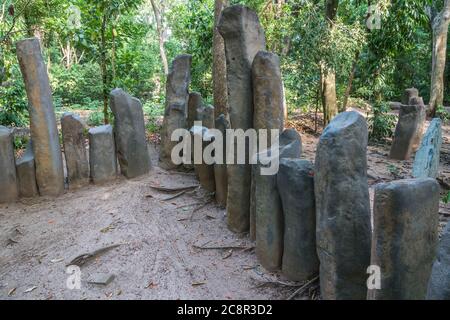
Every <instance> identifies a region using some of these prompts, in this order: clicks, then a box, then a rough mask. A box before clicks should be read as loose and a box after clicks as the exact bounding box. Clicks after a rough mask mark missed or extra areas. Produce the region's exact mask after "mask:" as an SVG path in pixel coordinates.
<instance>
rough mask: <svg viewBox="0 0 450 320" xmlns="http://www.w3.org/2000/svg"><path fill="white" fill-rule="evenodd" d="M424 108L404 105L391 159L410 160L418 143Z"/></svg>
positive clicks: (401, 108)
mask: <svg viewBox="0 0 450 320" xmlns="http://www.w3.org/2000/svg"><path fill="white" fill-rule="evenodd" d="M422 111H423V107H422V106H420V105H417V104H416V105H402V106H401V107H400V114H399V119H398V123H397V127H396V128H395V134H394V140H393V142H392V146H391V152H390V155H389V157H390V158H391V159H395V160H408V159H409V158H410V157H411V153H412V152H413V149H414V143H415V142H417V134H418V130H419V127H420V119H421V117H422Z"/></svg>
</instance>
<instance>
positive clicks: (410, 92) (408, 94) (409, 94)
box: [402, 88, 419, 105]
mask: <svg viewBox="0 0 450 320" xmlns="http://www.w3.org/2000/svg"><path fill="white" fill-rule="evenodd" d="M414 97H415V98H418V97H419V90H417V89H416V88H408V89H406V90H405V92H404V93H403V97H402V104H404V105H409V101H410V100H411V98H414Z"/></svg>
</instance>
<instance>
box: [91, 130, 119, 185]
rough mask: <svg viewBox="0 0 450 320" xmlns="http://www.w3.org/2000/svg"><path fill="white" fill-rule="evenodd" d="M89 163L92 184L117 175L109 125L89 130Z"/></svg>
mask: <svg viewBox="0 0 450 320" xmlns="http://www.w3.org/2000/svg"><path fill="white" fill-rule="evenodd" d="M89 164H90V169H91V179H92V182H93V183H94V184H101V183H104V182H107V181H110V180H113V179H115V178H116V177H117V156H116V146H115V142H114V133H113V127H112V126H111V125H104V126H100V127H96V128H92V129H90V130H89Z"/></svg>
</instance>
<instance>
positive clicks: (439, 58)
mask: <svg viewBox="0 0 450 320" xmlns="http://www.w3.org/2000/svg"><path fill="white" fill-rule="evenodd" d="M449 22H450V0H445V3H444V7H443V9H442V11H441V12H440V13H438V14H437V15H436V17H435V18H434V20H433V61H432V71H431V87H430V89H431V92H430V102H429V114H430V115H431V116H432V117H434V116H435V114H436V109H437V108H438V106H442V104H443V103H444V72H445V59H446V55H447V34H448V26H449Z"/></svg>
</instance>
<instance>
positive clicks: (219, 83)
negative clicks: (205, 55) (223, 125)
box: [213, 0, 228, 117]
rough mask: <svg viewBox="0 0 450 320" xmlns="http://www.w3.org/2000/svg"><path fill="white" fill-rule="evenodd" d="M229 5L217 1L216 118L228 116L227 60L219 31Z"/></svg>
mask: <svg viewBox="0 0 450 320" xmlns="http://www.w3.org/2000/svg"><path fill="white" fill-rule="evenodd" d="M227 5H228V0H215V10H214V35H213V96H214V110H215V116H216V117H218V116H219V115H220V114H224V115H225V116H228V88H227V65H226V58H225V43H224V41H223V38H222V36H221V35H220V33H219V31H218V30H217V25H218V23H219V19H220V17H221V15H222V10H223V9H224V8H225V7H226V6H227Z"/></svg>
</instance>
